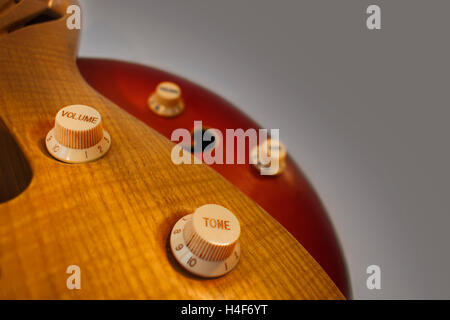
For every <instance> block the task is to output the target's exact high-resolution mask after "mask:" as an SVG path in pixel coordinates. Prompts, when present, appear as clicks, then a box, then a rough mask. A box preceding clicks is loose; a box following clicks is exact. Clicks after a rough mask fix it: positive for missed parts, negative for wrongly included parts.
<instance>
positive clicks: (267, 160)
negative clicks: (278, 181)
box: [250, 139, 287, 175]
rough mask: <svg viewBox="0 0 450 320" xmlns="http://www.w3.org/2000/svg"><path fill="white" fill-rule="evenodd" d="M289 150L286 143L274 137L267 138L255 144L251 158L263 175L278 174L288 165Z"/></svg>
mask: <svg viewBox="0 0 450 320" xmlns="http://www.w3.org/2000/svg"><path fill="white" fill-rule="evenodd" d="M286 157H287V152H286V148H285V147H284V145H283V144H282V143H281V142H280V141H278V140H274V139H267V140H265V141H263V142H262V143H260V144H259V145H257V146H255V147H254V148H253V149H252V151H251V153H250V159H251V163H253V165H254V167H255V168H256V169H257V170H258V171H259V172H260V173H261V174H262V175H278V174H280V173H282V172H283V171H284V168H285V167H286V162H285V161H286Z"/></svg>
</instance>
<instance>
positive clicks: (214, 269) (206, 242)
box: [170, 204, 241, 278]
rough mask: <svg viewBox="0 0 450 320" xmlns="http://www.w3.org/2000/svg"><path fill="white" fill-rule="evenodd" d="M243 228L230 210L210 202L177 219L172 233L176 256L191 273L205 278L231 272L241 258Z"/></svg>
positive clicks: (172, 246) (173, 248)
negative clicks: (240, 242)
mask: <svg viewBox="0 0 450 320" xmlns="http://www.w3.org/2000/svg"><path fill="white" fill-rule="evenodd" d="M240 233H241V227H240V224H239V221H238V220H237V218H236V217H235V215H234V214H233V213H232V212H231V211H229V210H228V209H226V208H224V207H222V206H219V205H216V204H207V205H204V206H201V207H199V208H197V210H195V212H194V213H193V214H189V215H186V216H184V217H183V218H181V219H180V220H178V222H177V223H176V224H175V226H174V227H173V229H172V232H171V235H170V247H171V249H172V253H173V255H174V256H175V259H176V260H177V261H178V262H179V263H180V264H181V265H182V266H183V267H184V268H185V269H186V270H188V271H189V272H191V273H193V274H195V275H197V276H201V277H206V278H212V277H218V276H221V275H223V274H225V273H228V272H230V271H231V270H232V269H233V268H234V267H235V266H236V264H237V263H238V262H239V258H240V245H239V236H240Z"/></svg>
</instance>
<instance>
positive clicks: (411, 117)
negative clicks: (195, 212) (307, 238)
mask: <svg viewBox="0 0 450 320" xmlns="http://www.w3.org/2000/svg"><path fill="white" fill-rule="evenodd" d="M369 4H379V5H380V6H381V9H382V30H380V31H369V30H367V28H366V25H365V20H366V17H367V15H366V13H365V10H366V8H367V6H368V5H369ZM81 5H82V8H83V20H84V21H83V36H82V41H81V51H80V55H81V56H98V57H109V58H117V59H123V60H130V61H135V62H140V63H143V64H147V65H150V66H156V67H158V68H161V69H165V70H168V71H171V72H174V73H176V74H179V75H181V76H184V77H187V78H189V79H191V80H193V81H195V82H197V83H199V84H201V85H203V86H205V87H207V88H209V89H211V90H213V91H214V92H216V93H218V94H220V95H222V96H224V97H225V98H226V99H228V100H230V101H231V102H232V103H234V104H235V105H237V106H239V107H240V108H241V109H242V110H244V111H245V112H246V113H247V114H249V115H250V116H251V117H252V118H254V119H255V120H256V121H257V122H259V123H260V124H261V125H263V126H265V127H267V128H280V136H281V139H282V141H284V143H285V144H286V145H287V147H288V149H289V151H290V154H291V155H292V156H293V157H294V159H295V160H296V161H297V162H298V163H299V164H300V165H301V167H302V168H303V170H304V171H305V172H306V174H307V176H308V177H309V178H310V179H311V181H312V182H313V184H314V186H315V187H316V189H317V190H318V192H319V194H320V196H321V198H322V199H323V201H324V203H325V206H326V207H327V209H328V212H329V214H330V216H331V219H332V221H333V223H334V225H335V227H336V229H337V232H338V234H339V237H340V240H341V242H342V246H343V248H344V250H345V255H346V258H347V261H348V264H349V270H350V275H351V280H352V287H353V292H354V297H355V298H357V299H363V298H364V299H379V298H385V299H391V298H399V299H405V298H425V299H427V298H447V299H448V298H450V277H449V271H450V258H449V253H448V251H449V250H448V246H447V244H448V242H449V240H450V236H449V233H448V227H449V225H450V217H449V203H448V200H449V198H450V192H449V178H450V172H449V168H448V166H449V163H450V152H449V143H448V137H449V135H450V129H449V126H448V121H449V119H450V118H449V117H450V110H449V107H450V106H449V91H450V90H449V89H450V87H449V61H448V60H449V57H450V52H449V48H450V46H449V35H448V31H449V29H450V28H449V22H448V21H449V17H448V15H449V12H450V2H449V1H445V0H443V1H429V0H427V1H425V0H422V1H413V0H404V1H400V0H398V1H375V0H374V1H361V0H353V1H345V0H340V1H333V0H329V1H318V0H310V1H300V0H297V1H279V0H278V1H273V0H272V1H262V0H255V1H248V0H226V1H225V0H222V1H207V0H188V1H182V0H177V1H173V0H164V1H162V0H158V1H156V0H151V1H149V0H141V1H140V0H134V1H123V0H121V1H118V0H117V1H116V0H95V1H93V0H82V1H81ZM370 264H377V265H380V267H381V271H382V281H381V286H382V289H381V290H378V291H377V290H372V291H371V290H368V289H367V288H366V285H365V281H366V277H367V275H366V268H367V266H368V265H370Z"/></svg>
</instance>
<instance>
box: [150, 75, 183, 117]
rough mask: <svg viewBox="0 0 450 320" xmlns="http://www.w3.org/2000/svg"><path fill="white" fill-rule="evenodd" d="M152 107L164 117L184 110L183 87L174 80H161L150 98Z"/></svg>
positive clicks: (172, 115)
mask: <svg viewBox="0 0 450 320" xmlns="http://www.w3.org/2000/svg"><path fill="white" fill-rule="evenodd" d="M148 105H149V107H150V109H151V110H152V111H153V112H155V113H156V114H158V115H160V116H163V117H174V116H177V115H179V114H180V113H181V112H182V111H183V110H184V103H183V100H182V99H181V89H180V87H179V86H178V85H177V84H176V83H173V82H168V81H165V82H161V83H160V84H158V86H157V87H156V90H155V92H153V93H152V94H151V95H150V98H149V99H148Z"/></svg>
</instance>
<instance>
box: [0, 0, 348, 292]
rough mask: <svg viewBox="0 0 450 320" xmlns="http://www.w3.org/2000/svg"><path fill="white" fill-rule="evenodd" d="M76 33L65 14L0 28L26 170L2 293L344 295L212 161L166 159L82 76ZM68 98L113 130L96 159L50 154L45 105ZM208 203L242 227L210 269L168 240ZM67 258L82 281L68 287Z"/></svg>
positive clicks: (4, 85) (12, 205)
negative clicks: (183, 262)
mask: <svg viewBox="0 0 450 320" xmlns="http://www.w3.org/2000/svg"><path fill="white" fill-rule="evenodd" d="M36 1H37V2H42V1H39V0H35V2H36ZM27 2H33V0H28V1H22V2H20V3H19V4H17V10H19V6H22V5H26V3H27ZM51 3H52V4H53V5H58V7H56V8H59V9H56V10H60V8H63V9H64V8H65V6H67V5H68V4H69V3H70V2H66V1H59V2H58V1H52V2H51ZM14 10H15V8H12V9H11V8H9V9H8V10H6V11H4V12H0V20H3V19H7V16H8V14H10V13H11V14H12V12H14ZM61 14H64V12H63V11H61ZM0 25H1V23H0ZM78 33H79V32H78V31H77V30H68V29H67V28H66V21H65V17H62V18H60V19H58V20H55V21H50V22H44V23H40V24H34V25H30V26H26V27H23V28H19V29H15V30H14V31H13V32H9V33H6V34H3V35H0V117H1V119H2V120H3V122H4V123H5V126H6V127H7V128H8V130H9V132H10V133H11V135H12V136H13V137H14V138H15V140H16V141H17V143H18V145H19V147H20V148H21V150H22V152H23V153H24V155H25V157H26V159H27V161H28V163H29V165H30V166H31V170H32V181H31V183H30V185H29V186H28V187H27V188H26V189H25V190H24V191H23V192H22V193H21V194H20V195H18V196H17V197H15V198H14V199H12V200H9V201H7V202H4V203H2V204H0V298H3V299H16V298H20V299H342V298H343V296H342V294H341V293H340V292H339V290H338V289H337V288H336V286H335V285H334V283H333V282H332V281H331V280H330V278H329V277H328V276H327V274H326V273H325V272H324V271H323V270H322V269H321V267H320V266H319V265H318V264H317V262H316V261H315V260H314V259H313V258H312V257H311V256H310V255H309V254H308V252H307V251H306V250H305V249H304V248H303V247H302V245H301V244H300V243H298V242H297V241H296V240H295V239H294V238H293V237H292V236H291V235H290V234H289V233H288V232H287V231H286V230H285V229H284V228H282V227H281V225H280V224H279V223H278V222H276V220H274V219H273V218H272V217H271V216H270V215H268V214H267V212H265V211H264V210H263V209H262V208H260V207H259V206H257V205H256V204H255V203H254V202H253V201H252V200H251V199H249V198H247V197H246V196H245V195H244V194H242V193H241V192H240V191H238V190H237V189H236V188H235V187H234V186H233V185H231V184H230V183H229V182H227V181H226V180H225V179H224V178H222V177H221V176H220V175H219V174H218V173H216V172H215V171H214V170H212V169H211V168H209V167H207V166H205V165H181V166H177V165H174V164H173V163H172V161H171V158H170V153H171V149H172V146H173V144H172V143H171V142H170V141H168V140H167V139H166V138H164V137H163V136H161V135H160V134H158V133H156V132H155V131H154V130H152V129H151V128H149V127H148V126H146V125H145V124H144V123H142V122H140V121H139V120H137V119H136V118H134V117H132V116H130V115H129V114H128V113H126V112H125V111H123V110H121V109H120V108H119V107H117V106H116V105H114V104H113V103H111V102H109V101H108V100H106V99H105V98H103V97H102V96H100V95H99V94H98V93H96V92H95V91H94V90H93V89H92V88H91V87H89V86H88V85H87V84H86V83H85V82H84V80H83V79H82V77H81V76H80V74H79V72H78V70H77V68H76V65H75V57H76V52H77V43H78V35H79V34H78ZM70 104H86V105H90V106H93V107H94V108H96V109H97V110H98V111H99V112H100V113H101V114H102V117H103V121H104V127H105V129H106V130H108V131H109V133H110V135H111V138H112V146H111V150H110V151H109V152H108V154H106V156H105V157H104V158H102V159H100V160H98V161H95V162H91V163H87V164H79V165H70V164H65V163H62V162H59V161H56V160H55V159H53V158H52V157H51V156H50V155H49V154H48V153H47V151H46V149H45V144H44V138H45V136H46V134H47V132H48V131H49V130H50V129H51V128H52V127H53V125H54V116H55V115H56V113H57V111H58V110H59V109H60V108H61V107H63V106H65V105H70ZM1 152H2V153H8V152H10V150H8V149H7V150H1ZM207 203H217V204H220V205H223V206H225V207H227V208H229V209H230V210H231V211H233V212H234V213H235V215H236V216H237V218H238V219H239V221H240V223H241V228H242V235H241V249H242V257H241V261H240V262H239V264H238V266H237V267H236V269H235V270H233V271H232V272H231V273H229V274H227V275H226V276H223V277H220V278H217V279H209V280H206V279H201V278H197V277H194V276H191V275H189V274H187V273H186V272H184V271H183V270H182V269H181V268H180V267H179V266H178V265H177V264H176V262H175V261H174V259H173V258H172V256H171V254H170V253H169V251H168V246H167V240H168V235H169V232H170V230H171V228H172V226H173V224H174V223H175V222H176V221H177V220H178V219H179V218H180V217H182V216H183V215H185V214H187V213H190V212H192V211H193V210H194V209H195V208H196V207H199V206H201V205H203V204H207ZM72 264H75V265H78V266H80V268H81V290H68V289H67V288H66V279H67V277H68V276H69V275H68V274H66V268H67V267H68V266H69V265H72Z"/></svg>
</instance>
